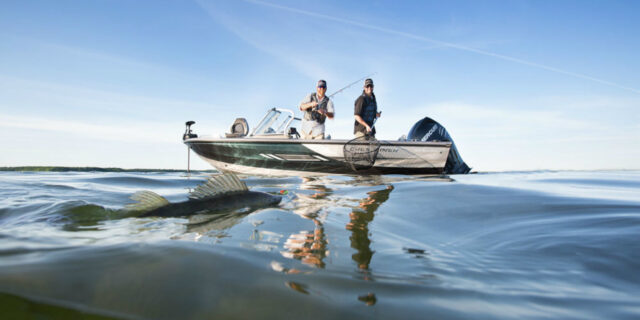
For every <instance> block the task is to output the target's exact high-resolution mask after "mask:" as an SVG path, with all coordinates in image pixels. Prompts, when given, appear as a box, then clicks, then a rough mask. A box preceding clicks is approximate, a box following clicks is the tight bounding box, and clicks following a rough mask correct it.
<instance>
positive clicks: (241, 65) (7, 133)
mask: <svg viewBox="0 0 640 320" xmlns="http://www.w3.org/2000/svg"><path fill="white" fill-rule="evenodd" d="M639 14H640V2H638V1H587V0H580V1H523V0H521V1H517V0H513V1H393V0H390V1H376V0H371V1H337V0H336V1H334V0H326V1H305V0H296V1H293V0H285V1H276V0H264V1H262V0H260V1H258V0H256V1H243V0H194V1H178V0H175V1H165V0H153V1H151V0H149V1H129V0H94V1H84V0H77V1H71V0H60V1H39V0H33V1H22V0H16V1H14V0H2V1H0V149H1V150H2V152H0V166H28V165H37V166H100V167H121V168H173V169H183V168H185V167H186V161H187V148H186V146H185V145H184V144H182V140H181V136H182V133H183V132H184V123H185V122H186V121H188V120H194V121H196V124H195V125H194V126H193V129H194V131H195V132H196V133H197V134H199V135H212V136H216V137H217V136H219V135H221V134H223V133H224V132H228V131H229V128H230V126H231V124H232V123H233V121H234V119H235V118H238V117H244V118H246V119H247V120H248V122H249V124H250V126H253V125H255V124H257V122H258V121H259V120H260V119H261V118H262V117H263V116H264V114H265V113H266V110H267V109H268V108H271V107H279V108H290V109H293V110H296V114H297V115H298V116H301V112H300V111H299V110H297V104H298V103H299V102H300V100H302V98H304V96H306V95H307V94H309V93H311V92H314V91H315V84H316V82H317V80H318V79H325V80H326V81H327V86H328V93H329V94H330V93H332V92H334V91H337V90H339V89H340V88H342V87H344V86H346V85H348V84H349V83H351V82H353V81H356V80H358V79H360V78H362V77H365V76H367V75H369V74H372V73H375V74H374V75H373V76H372V78H373V81H374V83H375V89H374V92H375V94H376V97H377V100H378V107H379V109H380V110H382V117H381V118H380V120H379V121H378V122H377V123H376V129H377V132H378V134H377V137H378V138H379V139H385V140H395V139H398V138H399V137H401V136H402V135H403V134H407V133H408V131H409V129H410V128H411V127H412V126H413V124H414V123H415V122H417V121H418V120H420V119H422V118H423V117H426V116H428V117H431V118H433V119H435V120H436V121H438V122H440V123H441V124H442V125H444V126H445V127H446V128H447V130H448V131H449V133H450V134H451V136H452V137H453V139H454V141H455V143H456V145H457V147H458V150H459V151H460V153H461V155H462V158H463V159H464V160H465V162H467V164H469V166H471V167H473V169H474V170H476V171H481V172H482V171H513V170H600V169H640V111H639V110H640V59H638V54H639V52H640V19H639V17H638V16H639ZM361 92H362V83H357V84H356V85H353V86H352V87H350V88H348V89H346V90H344V91H343V92H341V93H339V94H337V95H336V96H334V98H333V100H334V104H335V108H336V117H335V119H334V120H328V121H327V124H326V132H327V133H328V134H330V135H331V136H332V137H333V138H343V139H346V138H351V137H352V132H353V104H354V101H355V99H356V98H357V97H358V96H359V95H360V94H361ZM191 167H192V168H195V169H208V168H210V167H209V165H208V164H207V163H205V162H204V161H203V160H201V159H199V158H197V157H192V162H191Z"/></svg>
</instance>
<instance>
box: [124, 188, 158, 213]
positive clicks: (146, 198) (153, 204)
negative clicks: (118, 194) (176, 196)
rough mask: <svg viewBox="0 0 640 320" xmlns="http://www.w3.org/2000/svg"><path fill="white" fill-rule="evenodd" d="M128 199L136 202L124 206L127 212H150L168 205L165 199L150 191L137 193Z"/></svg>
mask: <svg viewBox="0 0 640 320" xmlns="http://www.w3.org/2000/svg"><path fill="white" fill-rule="evenodd" d="M130 199H131V200H133V201H136V202H134V203H129V204H127V205H126V206H124V207H125V209H127V210H129V211H151V210H153V209H157V208H160V207H162V206H166V205H168V204H169V201H167V199H165V198H164V197H163V196H161V195H159V194H157V193H155V192H152V191H138V192H136V193H134V194H133V195H132V196H131V197H130Z"/></svg>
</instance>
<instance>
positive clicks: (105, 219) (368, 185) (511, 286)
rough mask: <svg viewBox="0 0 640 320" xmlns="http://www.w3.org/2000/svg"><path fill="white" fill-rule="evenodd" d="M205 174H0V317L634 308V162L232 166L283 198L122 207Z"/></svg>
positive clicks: (570, 315) (535, 315)
mask: <svg viewBox="0 0 640 320" xmlns="http://www.w3.org/2000/svg"><path fill="white" fill-rule="evenodd" d="M205 178H206V176H205V175H199V176H198V175H196V176H191V177H187V176H185V175H184V174H181V173H160V172H158V173H154V172H145V173H135V172H134V173H122V172H120V173H108V172H93V173H92V172H65V173H29V172H26V173H18V172H2V173H0V306H1V307H2V308H1V309H0V310H2V311H0V315H2V314H4V315H5V316H9V317H10V318H14V317H38V316H45V317H59V318H74V317H75V318H79V317H80V318H82V317H84V318H91V319H94V318H95V319H103V318H125V319H129V318H130V319H138V318H148V319H204V318H211V319H214V318H218V319H224V318H245V319H246V318H250V317H260V318H272V319H282V318H283V317H300V316H304V317H309V318H318V319H346V318H354V317H355V318H364V317H367V318H378V319H389V318H403V319H425V318H434V319H465V318H490V319H512V318H525V319H540V318H545V319H547V318H555V319H604V318H607V319H610V318H616V319H627V318H628V319H634V318H635V319H637V318H639V317H640V299H638V296H640V277H638V275H637V272H638V270H640V244H639V243H640V241H639V240H640V237H639V235H640V172H637V171H614V172H509V173H486V174H474V175H464V176H449V177H438V178H433V177H409V176H382V177H380V176H373V177H350V176H325V177H317V178H298V177H288V178H279V177H255V176H241V178H242V179H243V180H244V181H245V182H246V183H247V185H248V186H249V188H250V189H252V190H256V191H263V192H268V193H273V194H282V195H283V197H284V200H283V202H282V203H281V204H280V205H279V206H278V207H273V208H262V209H258V210H255V211H252V210H250V209H248V208H246V209H241V210H238V211H235V212H224V213H217V214H213V215H198V216H193V217H180V218H135V217H130V216H127V215H126V214H124V213H123V211H122V210H121V209H122V208H123V206H124V205H125V204H127V203H129V202H131V200H129V199H128V198H129V196H130V195H131V194H133V193H134V192H136V191H139V190H151V191H154V192H156V193H159V194H161V195H163V196H165V197H166V198H167V199H169V200H170V201H172V202H177V201H185V200H187V195H188V192H189V190H190V189H192V188H194V187H195V186H196V185H198V184H199V183H201V182H202V181H204V179H205ZM3 318H6V317H3Z"/></svg>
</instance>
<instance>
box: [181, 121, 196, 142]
mask: <svg viewBox="0 0 640 320" xmlns="http://www.w3.org/2000/svg"><path fill="white" fill-rule="evenodd" d="M195 123H196V122H195V121H187V122H186V123H185V125H186V126H187V128H186V130H185V131H184V134H183V135H182V140H187V139H191V138H197V137H198V135H197V134H195V133H193V132H192V131H191V126H192V125H194V124H195Z"/></svg>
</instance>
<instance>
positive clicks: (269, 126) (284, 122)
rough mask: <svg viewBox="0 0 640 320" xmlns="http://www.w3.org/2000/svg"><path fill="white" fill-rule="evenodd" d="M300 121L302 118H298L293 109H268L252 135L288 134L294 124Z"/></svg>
mask: <svg viewBox="0 0 640 320" xmlns="http://www.w3.org/2000/svg"><path fill="white" fill-rule="evenodd" d="M294 121H295V122H294ZM299 121H300V118H296V117H295V116H294V114H293V111H291V110H287V109H277V108H272V109H269V111H267V114H266V115H265V116H264V118H262V121H260V123H258V125H257V126H256V128H255V129H254V130H253V132H252V133H251V135H252V136H261V135H287V134H288V131H289V128H290V127H291V126H292V124H294V123H295V124H297V122H299Z"/></svg>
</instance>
